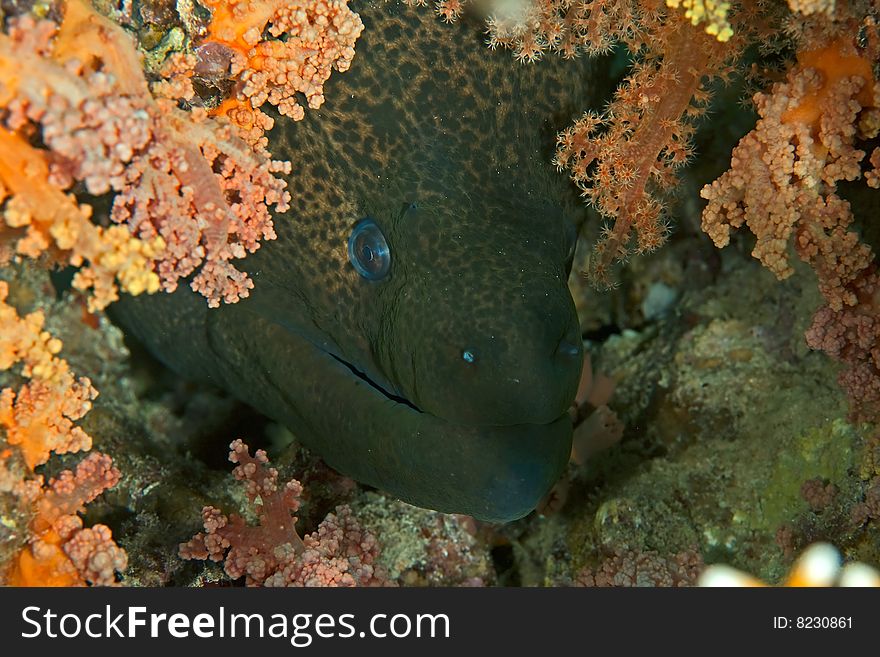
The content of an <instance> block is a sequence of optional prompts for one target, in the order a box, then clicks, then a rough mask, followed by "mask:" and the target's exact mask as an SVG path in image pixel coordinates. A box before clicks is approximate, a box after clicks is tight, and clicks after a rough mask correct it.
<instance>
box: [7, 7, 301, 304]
mask: <svg viewBox="0 0 880 657" xmlns="http://www.w3.org/2000/svg"><path fill="white" fill-rule="evenodd" d="M64 6H65V14H64V20H63V21H62V23H61V25H60V26H56V25H54V24H53V23H51V22H49V21H46V20H43V21H35V20H34V19H32V18H30V17H27V16H25V17H22V18H20V19H18V20H17V21H15V22H14V24H13V26H12V27H11V28H10V30H9V34H8V35H0V81H2V83H3V87H2V93H0V108H2V111H3V114H2V116H0V118H2V122H3V124H4V126H5V128H6V131H4V132H3V135H2V139H3V143H4V147H3V148H2V150H0V152H2V155H0V182H2V187H0V192H2V194H0V198H5V207H4V216H5V218H6V223H7V225H8V226H9V227H10V228H13V229H16V228H22V227H28V232H27V234H26V235H25V236H24V237H23V238H22V239H21V240H19V241H18V243H17V250H18V252H19V253H21V254H23V255H30V256H34V255H36V254H38V253H40V252H43V251H45V250H47V249H48V248H49V247H55V248H56V249H58V250H60V251H62V252H63V253H65V254H66V258H65V259H66V260H67V261H68V262H70V263H71V264H74V265H79V264H81V263H83V262H86V263H88V266H87V267H86V268H84V269H83V270H81V271H80V273H79V275H78V277H77V279H76V281H75V285H76V286H77V287H79V288H81V289H87V288H92V289H93V290H94V293H93V297H92V299H91V302H90V303H91V306H92V308H95V309H98V308H103V307H104V306H106V305H107V304H108V303H110V302H111V301H113V300H115V299H116V297H117V287H116V283H118V284H119V285H120V286H121V287H122V289H124V290H125V291H128V292H131V293H138V292H142V291H148V292H149V291H155V290H157V289H158V288H159V286H160V285H161V287H162V288H164V289H165V290H166V291H173V290H174V289H175V288H176V286H177V284H178V281H179V280H180V279H181V278H185V277H188V276H190V275H192V274H195V277H194V279H193V281H192V287H193V289H195V290H196V291H198V292H200V293H202V294H203V295H204V296H205V297H206V298H207V299H208V303H209V305H211V306H217V305H219V303H220V301H225V302H228V303H234V302H235V301H237V300H238V299H239V298H241V297H244V296H247V294H248V291H249V289H250V288H252V287H253V282H252V281H251V279H250V278H249V277H248V276H247V275H246V274H245V273H243V272H241V271H239V270H238V269H237V268H236V267H235V266H234V265H233V264H232V260H233V259H235V258H242V257H244V256H245V255H246V254H247V253H249V252H253V251H255V250H256V249H257V248H259V242H260V240H263V239H273V238H274V237H275V233H274V229H273V225H272V220H271V215H270V208H274V209H275V211H278V212H283V211H285V210H286V209H287V207H288V201H289V195H288V194H287V192H286V191H285V186H286V183H285V182H284V181H282V180H280V179H279V178H277V177H276V175H275V174H277V173H279V172H283V171H289V168H290V165H289V163H283V162H274V161H271V160H270V159H268V157H267V156H266V155H265V153H262V152H260V153H258V152H255V151H254V150H253V149H252V148H251V147H250V146H249V145H248V144H246V143H245V142H244V141H242V140H241V139H240V138H239V137H238V136H237V135H235V134H233V130H232V127H231V126H229V125H222V124H221V123H220V122H218V121H216V120H215V119H211V118H209V117H207V115H206V113H205V112H204V111H194V112H192V113H186V112H184V111H182V110H180V109H178V108H177V107H176V104H175V102H174V101H173V100H170V99H167V98H162V97H160V98H157V99H154V98H153V97H152V95H151V94H150V91H149V88H148V86H147V83H146V80H145V78H144V75H143V72H142V70H141V64H140V60H139V57H138V54H137V51H136V49H135V46H134V43H133V42H132V40H131V38H130V37H129V36H128V35H127V34H126V33H125V32H124V31H123V30H122V28H120V27H119V26H117V25H116V24H114V23H113V22H111V21H109V20H107V19H105V18H104V17H102V16H100V15H99V14H97V13H96V12H95V11H94V10H93V9H92V8H91V6H90V5H88V4H87V3H86V2H85V1H84V0H69V2H66V3H65V5H64ZM160 89H163V90H164V91H165V92H166V93H170V92H171V91H170V90H169V89H167V88H160ZM37 140H39V143H36V144H35V142H37ZM16 166H17V167H18V168H16ZM19 171H25V172H26V175H24V176H18V172H19ZM76 183H81V184H82V185H84V187H85V189H86V191H88V192H89V193H90V194H93V195H100V194H104V193H107V192H111V191H112V192H117V195H116V197H115V199H114V202H113V208H112V211H111V215H110V216H111V219H112V221H113V222H115V223H116V224H124V225H125V227H126V228H127V229H128V230H127V231H125V229H124V228H123V227H122V226H113V227H110V228H103V227H100V226H93V225H92V224H91V222H90V221H89V216H90V209H89V208H87V207H86V206H83V205H78V204H77V203H76V202H75V201H74V200H73V199H72V198H71V197H69V196H67V195H66V194H65V193H64V192H65V190H68V189H70V188H71V187H72V186H73V185H74V184H76ZM41 197H44V198H43V199H42V200H40V199H41ZM46 198H48V199H50V200H51V201H52V202H51V203H48V204H47V203H46V201H45V199H46Z"/></svg>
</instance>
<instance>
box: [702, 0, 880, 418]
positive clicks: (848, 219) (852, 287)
mask: <svg viewBox="0 0 880 657" xmlns="http://www.w3.org/2000/svg"><path fill="white" fill-rule="evenodd" d="M803 28H804V29H803V30H802V33H803V35H802V43H801V51H800V52H799V54H798V61H797V63H796V64H795V65H794V66H792V67H791V68H790V69H789V71H788V72H787V74H786V79H785V81H784V82H780V83H777V84H775V85H774V86H773V87H772V88H771V89H770V91H769V92H767V93H759V94H757V95H756V96H755V103H756V106H757V108H758V112H759V115H760V120H759V121H758V124H757V125H756V127H755V129H754V130H753V131H752V132H750V133H749V134H748V135H746V136H745V137H744V138H743V139H742V140H741V141H740V143H739V145H738V146H737V147H736V149H734V152H733V157H732V161H731V168H730V171H728V172H727V173H725V174H724V175H723V176H721V178H719V179H718V180H716V181H715V182H714V183H712V184H711V185H707V186H706V187H705V188H704V189H703V191H702V195H703V197H704V198H706V199H707V200H708V201H709V203H708V205H707V206H706V209H705V210H704V212H703V229H704V230H705V231H706V233H707V234H708V235H709V236H710V237H711V238H712V240H713V241H714V242H715V244H716V246H719V247H722V246H725V245H726V244H728V242H729V241H730V232H731V229H735V228H739V227H741V226H743V225H747V226H748V227H749V229H750V230H751V231H752V232H753V233H754V234H755V236H756V238H757V241H756V244H755V248H754V250H753V251H752V255H754V256H755V257H756V258H758V259H759V260H760V261H761V263H762V264H763V265H764V266H765V267H767V268H768V269H769V270H770V271H772V272H773V273H774V274H776V276H777V277H778V278H786V277H788V276H790V275H791V273H792V272H793V269H792V267H791V265H790V264H789V260H788V249H789V244H793V246H794V250H795V252H796V253H797V254H798V256H799V257H800V258H801V259H802V260H803V261H805V262H807V263H808V264H809V265H810V266H811V267H812V268H813V270H814V271H815V272H816V275H817V278H818V283H819V290H820V291H821V292H822V295H823V297H824V298H825V302H826V305H825V306H823V307H822V308H820V309H819V310H818V311H817V313H816V315H815V316H814V318H813V323H812V325H811V327H810V328H809V330H808V331H807V333H806V338H807V343H808V344H809V345H810V346H811V347H812V348H814V349H820V350H823V351H825V352H827V353H828V354H829V355H831V356H832V357H833V358H835V359H837V360H840V361H842V362H843V363H844V364H845V365H846V368H845V369H844V370H843V371H842V372H841V374H840V383H841V385H842V387H843V388H844V389H845V390H846V392H847V394H848V395H849V397H850V400H851V402H852V413H853V416H854V417H856V418H861V419H874V418H877V417H880V351H878V349H877V340H878V337H880V303H878V276H877V274H876V272H875V267H874V265H873V264H872V263H873V262H874V254H873V252H872V250H871V249H870V247H868V246H867V245H866V244H864V243H862V242H861V241H860V239H859V235H858V233H857V232H855V231H854V230H852V228H851V225H852V222H853V214H852V210H851V208H850V204H849V203H848V202H847V201H846V200H844V199H843V198H841V197H840V196H838V194H837V185H838V183H839V182H841V181H845V180H846V181H850V180H855V179H857V178H859V177H860V176H861V175H862V170H861V164H862V162H863V160H864V159H865V155H866V153H865V151H863V150H861V149H860V148H859V141H860V140H866V139H871V138H874V137H876V136H877V134H878V131H880V82H878V80H877V78H876V77H875V75H874V72H873V66H874V64H875V62H876V61H877V60H878V55H880V50H878V39H877V34H876V26H875V24H874V21H873V20H872V19H870V18H868V17H861V18H860V17H858V16H853V15H849V14H846V13H845V12H844V13H842V14H841V16H840V18H839V21H838V22H834V21H831V20H830V19H828V18H827V17H826V16H824V15H820V17H819V18H817V19H815V20H812V21H808V22H807V23H805V25H804V26H803ZM860 28H864V36H865V38H864V39H860V38H859V34H860V31H861V30H860ZM878 158H880V155H877V151H876V150H875V152H874V154H872V156H871V163H872V165H874V166H876V161H875V160H877V159H878ZM866 181H867V183H868V184H869V185H871V186H876V184H877V183H876V176H875V175H872V174H869V175H867V176H866Z"/></svg>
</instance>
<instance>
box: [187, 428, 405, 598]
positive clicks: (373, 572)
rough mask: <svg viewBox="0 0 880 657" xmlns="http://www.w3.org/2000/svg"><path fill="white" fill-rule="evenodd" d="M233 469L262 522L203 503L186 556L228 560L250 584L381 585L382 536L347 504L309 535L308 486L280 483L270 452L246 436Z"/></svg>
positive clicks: (235, 449) (237, 446) (236, 446)
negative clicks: (304, 512)
mask: <svg viewBox="0 0 880 657" xmlns="http://www.w3.org/2000/svg"><path fill="white" fill-rule="evenodd" d="M229 447H230V449H231V450H232V451H230V453H229V460H230V461H232V462H233V463H236V464H237V465H236V467H235V468H234V469H233V471H232V474H233V476H234V477H235V478H236V480H238V481H241V482H243V483H244V484H245V486H246V493H247V498H248V500H249V501H250V502H251V504H253V505H254V510H255V512H256V515H257V518H258V520H259V525H257V526H249V525H248V524H247V523H246V522H245V520H244V518H242V517H241V516H240V515H238V514H235V513H233V514H231V515H229V516H226V515H224V514H223V513H221V511H220V510H219V509H216V508H214V507H211V506H206V507H205V508H204V509H202V519H203V523H204V528H205V532H204V533H199V534H196V535H195V536H194V537H193V538H192V540H190V541H189V542H187V543H182V544H181V545H180V556H181V557H182V558H184V559H211V560H212V561H224V560H225V561H224V567H225V570H226V574H227V575H229V576H230V577H232V578H234V579H237V578H239V577H241V576H243V575H244V576H246V583H247V584H248V585H249V586H260V585H263V586H382V585H388V584H389V582H388V581H387V579H386V577H385V575H384V573H383V572H382V571H381V569H378V568H376V567H375V566H374V565H373V564H374V562H375V560H376V556H377V555H378V552H379V546H378V543H377V541H376V539H375V537H374V536H373V535H372V534H370V533H369V532H366V531H364V530H363V529H362V528H361V526H360V524H359V523H358V522H357V520H356V519H355V518H354V516H353V515H352V513H351V509H349V508H348V507H347V506H340V507H339V508H337V510H336V514H329V515H328V516H327V517H326V518H325V519H324V521H323V522H321V524H320V525H319V526H318V530H317V531H316V532H314V533H312V534H308V535H306V536H305V537H303V538H302V539H301V538H300V537H299V536H298V535H297V533H296V531H295V530H294V525H295V524H296V521H297V518H296V517H295V516H294V515H293V514H294V513H296V512H297V510H298V509H299V507H300V495H301V494H302V486H301V485H300V483H299V482H298V481H296V480H291V481H289V482H287V483H286V484H284V485H282V486H279V484H278V470H276V469H275V468H272V467H270V465H269V459H268V457H267V456H266V452H264V451H263V450H257V452H256V453H255V454H254V456H251V455H250V453H249V451H248V447H247V445H245V444H244V443H243V442H242V441H241V440H236V441H234V442H233V443H232V444H231V445H230V446H229Z"/></svg>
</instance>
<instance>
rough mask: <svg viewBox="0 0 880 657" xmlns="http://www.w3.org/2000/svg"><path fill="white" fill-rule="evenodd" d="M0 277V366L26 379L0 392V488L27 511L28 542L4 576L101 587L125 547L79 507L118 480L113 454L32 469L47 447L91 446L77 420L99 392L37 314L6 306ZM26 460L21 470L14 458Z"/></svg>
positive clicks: (120, 565) (120, 563) (27, 582)
mask: <svg viewBox="0 0 880 657" xmlns="http://www.w3.org/2000/svg"><path fill="white" fill-rule="evenodd" d="M7 294H8V286H7V284H6V283H5V282H2V281H0V370H8V369H10V368H13V367H17V368H18V369H19V370H20V373H21V375H22V377H24V378H26V379H30V381H29V382H28V383H25V384H24V385H22V387H21V388H20V389H19V390H18V391H17V392H16V391H14V390H12V389H11V388H4V389H2V390H0V439H3V438H5V440H2V441H0V446H2V445H3V444H4V443H5V445H8V447H3V448H2V449H0V493H4V494H11V495H13V496H14V497H15V498H17V500H18V506H20V507H24V508H26V509H31V511H32V519H31V522H30V528H29V529H30V532H29V543H28V545H26V546H24V547H23V548H22V550H21V551H20V552H19V554H18V557H17V558H16V559H15V560H14V563H13V564H12V565H11V566H9V567H8V568H7V571H8V572H7V573H6V574H5V577H4V580H5V581H6V583H7V584H11V585H19V586H75V585H84V584H86V583H91V584H99V585H106V584H112V583H114V582H115V581H116V575H115V573H116V571H122V570H124V569H125V567H126V562H127V559H126V555H125V552H124V551H123V550H122V549H121V548H119V547H118V546H117V545H116V543H115V542H114V541H113V539H112V536H111V532H110V529H109V528H108V527H106V526H105V525H95V526H93V527H90V528H83V523H82V519H81V518H80V517H79V515H78V514H79V513H80V512H82V511H83V507H84V506H85V505H86V504H87V503H89V502H91V501H92V500H94V499H95V498H96V497H97V496H98V495H99V494H100V493H101V492H103V491H104V490H106V489H107V488H110V487H112V486H114V485H115V484H116V482H117V481H119V471H118V470H117V469H116V468H114V467H113V464H112V461H111V459H110V457H108V456H105V455H103V454H100V453H93V454H90V455H89V456H87V457H86V458H85V459H84V460H83V461H82V462H81V463H80V464H79V465H78V466H77V468H76V471H75V472H72V471H70V470H65V471H64V472H62V473H61V474H60V475H58V477H56V478H54V479H52V480H51V481H50V482H49V483H48V485H46V486H44V485H43V477H42V476H39V475H34V474H33V468H34V467H35V466H37V465H40V464H42V463H45V462H46V461H47V460H48V458H49V456H50V454H51V453H52V452H55V453H58V454H62V453H66V452H78V451H82V450H88V449H90V448H91V445H92V439H91V437H89V435H88V434H86V433H85V431H83V430H82V429H81V428H80V427H77V426H75V425H74V422H75V421H76V420H78V419H80V418H82V417H83V416H84V415H85V414H86V413H87V412H88V411H89V409H90V408H91V403H92V400H93V399H94V398H95V396H96V395H97V392H96V391H95V389H94V388H93V387H92V385H91V383H90V381H89V380H88V379H86V378H81V379H79V380H76V379H75V378H74V376H73V374H72V373H71V371H70V368H69V366H68V364H67V362H66V361H64V360H63V359H61V358H59V357H58V355H57V354H58V353H59V352H60V350H61V342H60V341H59V340H57V339H56V338H53V337H52V336H51V335H49V333H48V332H46V331H44V330H43V322H44V318H43V315H42V313H39V312H34V313H31V314H29V315H26V316H25V317H19V315H18V313H17V312H16V311H15V309H14V308H12V307H11V306H9V305H8V304H6V297H7ZM18 460H20V461H22V462H23V463H24V466H25V469H24V470H23V471H18V472H17V471H16V468H15V467H14V464H15V463H16V462H17V461H18Z"/></svg>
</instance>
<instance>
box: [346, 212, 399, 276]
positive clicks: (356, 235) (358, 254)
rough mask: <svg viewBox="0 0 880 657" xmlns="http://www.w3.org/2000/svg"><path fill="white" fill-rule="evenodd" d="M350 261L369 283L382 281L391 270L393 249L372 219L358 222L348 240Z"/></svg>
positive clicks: (368, 218)
mask: <svg viewBox="0 0 880 657" xmlns="http://www.w3.org/2000/svg"><path fill="white" fill-rule="evenodd" d="M348 259H349V260H351V264H352V265H353V266H354V268H355V269H356V270H357V273H358V274H360V275H361V276H363V277H364V278H366V279H367V280H369V281H380V280H382V279H383V278H385V277H386V276H387V275H388V271H389V270H390V269H391V249H390V248H389V247H388V241H387V240H386V239H385V235H383V234H382V229H381V228H379V225H378V224H377V223H376V222H375V221H374V220H373V219H371V218H370V217H365V218H363V219H361V220H360V221H358V222H357V223H356V224H355V226H354V229H353V230H352V231H351V236H350V237H349V238H348Z"/></svg>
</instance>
